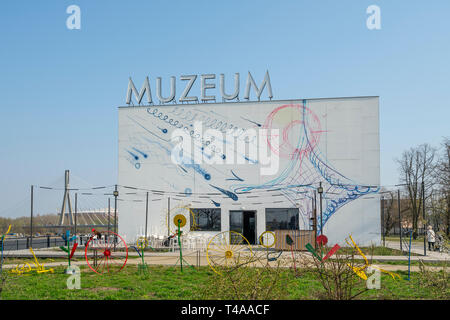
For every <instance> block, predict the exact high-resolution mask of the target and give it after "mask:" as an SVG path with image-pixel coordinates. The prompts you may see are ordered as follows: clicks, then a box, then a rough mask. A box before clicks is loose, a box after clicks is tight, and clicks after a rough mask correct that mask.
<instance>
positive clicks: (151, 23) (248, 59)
mask: <svg viewBox="0 0 450 320" xmlns="http://www.w3.org/2000/svg"><path fill="white" fill-rule="evenodd" d="M71 4H76V5H78V6H80V8H81V30H69V29H67V28H66V19H67V17H68V16H69V14H67V13H66V8H67V7H68V6H69V5H71ZM371 4H376V5H378V6H380V8H381V27H382V29H381V30H373V31H370V30H368V29H367V28H366V18H367V14H366V8H367V7H368V6H369V5H371ZM449 13H450V1H448V0H441V1H438V0H434V1H419V0H417V1H406V0H405V1H400V0H397V1H387V0H386V1H379V0H371V1H365V0H340V1H331V0H329V1H306V0H305V1H299V0H295V1H262V0H258V1H181V0H180V1H143V0H142V1H92V0H83V1H81V0H72V1H65V0H64V1H63V0H58V1H56V0H54V1H20V0H16V1H7V2H6V1H2V3H1V5H0V46H1V50H0V72H1V77H0V88H1V89H0V146H1V153H0V168H1V170H0V200H1V201H0V214H2V213H3V214H4V215H10V213H9V212H8V213H5V211H4V209H5V208H8V207H12V206H14V205H15V204H16V203H18V202H20V201H23V199H26V198H27V197H28V194H29V188H30V185H31V184H40V185H46V184H48V183H50V182H51V181H54V180H55V179H57V178H58V177H62V175H63V172H64V170H65V169H70V170H71V171H72V172H73V173H74V174H76V175H77V176H79V177H82V178H83V179H85V180H87V181H88V182H91V183H92V184H93V185H111V184H114V183H115V182H116V178H117V160H118V159H117V139H118V130H117V125H118V124H117V118H118V117H117V106H119V105H123V104H124V102H125V95H126V88H127V83H128V77H129V76H132V77H133V79H136V82H137V83H138V86H139V87H140V85H141V83H142V79H144V77H145V76H146V75H149V76H150V78H151V81H152V82H151V84H152V86H153V90H155V89H154V79H155V77H157V76H162V77H163V79H166V80H167V81H168V77H169V76H171V75H174V76H177V77H178V76H179V75H182V74H203V73H216V74H219V73H225V74H226V75H228V76H229V77H230V78H231V76H232V74H234V73H235V72H239V73H241V75H245V74H246V73H247V71H251V72H252V74H253V75H254V76H255V78H256V79H257V81H258V82H259V81H260V79H262V77H263V75H264V72H265V70H266V69H268V70H269V72H270V76H271V82H272V87H273V92H274V98H275V99H287V98H316V97H342V96H364V95H379V96H380V97H381V98H380V116H381V118H380V137H381V182H382V184H383V185H392V184H395V183H397V182H398V174H397V165H396V163H395V162H394V159H395V158H397V157H399V156H400V155H401V153H402V151H403V150H405V149H407V148H409V147H411V146H416V145H418V144H421V143H424V142H428V143H431V144H433V145H436V146H437V145H439V143H440V142H441V140H442V137H443V136H449V135H450V126H449V122H450V121H449V120H450V102H449V99H448V92H449V84H450V81H449V75H450V62H449V59H450V41H449V40H450V19H449V18H448V17H449ZM194 91H195V92H196V93H198V92H199V90H198V89H196V90H194ZM153 92H155V91H153ZM263 95H264V96H265V93H264V94H263ZM154 98H155V97H154ZM28 206H29V203H27V204H26V206H25V207H26V208H27V210H28ZM21 214H27V212H17V213H14V215H21Z"/></svg>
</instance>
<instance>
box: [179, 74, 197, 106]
mask: <svg viewBox="0 0 450 320" xmlns="http://www.w3.org/2000/svg"><path fill="white" fill-rule="evenodd" d="M195 79H197V76H196V75H187V76H181V77H180V80H189V82H188V83H187V85H186V88H184V91H183V93H182V94H181V96H180V99H179V101H180V102H183V101H198V98H197V97H188V96H187V95H188V93H189V91H190V90H191V88H192V85H193V84H194V82H195Z"/></svg>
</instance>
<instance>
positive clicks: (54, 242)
mask: <svg viewBox="0 0 450 320" xmlns="http://www.w3.org/2000/svg"><path fill="white" fill-rule="evenodd" d="M88 240H89V236H78V245H83V244H86V242H87V241H88ZM0 245H2V243H1V240H0ZM65 245H66V242H65V241H64V239H62V238H61V237H51V236H44V237H33V239H31V237H24V238H7V239H5V240H3V250H5V251H9V250H24V249H28V248H30V247H32V248H33V249H42V248H54V247H60V246H65Z"/></svg>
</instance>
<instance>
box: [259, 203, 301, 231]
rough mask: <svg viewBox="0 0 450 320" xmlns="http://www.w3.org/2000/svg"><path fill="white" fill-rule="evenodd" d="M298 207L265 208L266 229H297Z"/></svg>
mask: <svg viewBox="0 0 450 320" xmlns="http://www.w3.org/2000/svg"><path fill="white" fill-rule="evenodd" d="M298 218H299V217H298V208H289V209H280V208H276V209H269V208H266V230H268V231H273V230H298V229H299V227H298Z"/></svg>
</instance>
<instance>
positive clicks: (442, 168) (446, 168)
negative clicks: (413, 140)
mask: <svg viewBox="0 0 450 320" xmlns="http://www.w3.org/2000/svg"><path fill="white" fill-rule="evenodd" d="M442 149H443V150H442V154H441V156H440V158H439V161H438V163H437V166H436V170H435V177H436V181H437V183H439V187H440V191H441V192H440V195H441V197H440V198H439V199H438V201H439V204H441V205H440V209H441V215H442V216H443V219H442V220H443V221H442V222H443V224H444V225H445V229H446V230H445V232H446V234H447V236H448V235H449V232H450V139H449V138H444V141H443V143H442Z"/></svg>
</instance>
